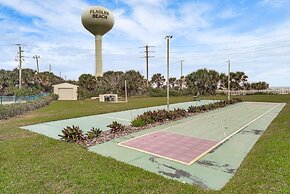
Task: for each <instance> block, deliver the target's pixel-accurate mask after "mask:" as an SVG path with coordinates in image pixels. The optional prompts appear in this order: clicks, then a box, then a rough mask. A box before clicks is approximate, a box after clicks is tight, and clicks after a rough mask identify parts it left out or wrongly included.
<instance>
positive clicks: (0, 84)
mask: <svg viewBox="0 0 290 194" xmlns="http://www.w3.org/2000/svg"><path fill="white" fill-rule="evenodd" d="M18 76H19V74H18V70H17V69H14V70H12V71H9V70H0V95H2V96H10V95H32V94H36V93H41V92H52V85H54V84H58V83H62V82H64V81H65V80H63V79H62V78H61V77H58V76H56V75H54V74H53V73H49V72H40V73H37V72H36V71H34V70H32V69H23V70H22V89H21V90H20V89H18V85H19V80H18ZM125 80H126V82H127V91H128V95H129V96H136V95H151V96H165V95H166V79H165V77H164V76H163V75H162V74H160V73H156V74H154V75H153V76H152V78H151V79H150V81H149V87H147V82H146V79H145V78H144V76H143V75H141V73H140V72H138V71H135V70H129V71H126V72H122V71H108V72H105V73H104V74H103V77H95V76H93V75H91V74H82V75H81V76H80V77H79V79H78V81H71V80H68V81H66V82H69V83H72V84H77V85H79V98H80V99H85V98H90V97H93V96H98V95H99V94H104V93H116V94H119V95H124V91H125V84H124V82H125ZM230 81H231V82H230V87H231V90H249V89H253V90H262V89H267V88H269V84H268V83H266V82H264V81H261V82H255V83H249V82H248V76H247V75H246V74H245V73H244V72H240V71H237V72H231V73H230ZM169 86H170V88H171V90H170V92H171V95H187V94H192V95H197V94H200V95H214V94H215V93H216V91H217V90H226V89H227V87H228V76H227V75H225V74H224V73H218V72H217V71H215V70H208V69H199V70H197V71H194V72H192V73H190V74H188V75H186V76H185V77H181V78H175V77H171V78H170V79H169Z"/></svg>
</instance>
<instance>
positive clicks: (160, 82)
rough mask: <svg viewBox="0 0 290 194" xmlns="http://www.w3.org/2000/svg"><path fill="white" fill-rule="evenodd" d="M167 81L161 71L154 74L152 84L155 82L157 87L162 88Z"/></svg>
mask: <svg viewBox="0 0 290 194" xmlns="http://www.w3.org/2000/svg"><path fill="white" fill-rule="evenodd" d="M164 82H165V78H164V76H163V75H161V73H156V74H154V75H153V76H152V78H151V81H150V83H151V85H152V84H155V85H156V87H157V88H162V86H163V85H164Z"/></svg>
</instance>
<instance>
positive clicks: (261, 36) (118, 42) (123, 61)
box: [0, 0, 290, 86]
mask: <svg viewBox="0 0 290 194" xmlns="http://www.w3.org/2000/svg"><path fill="white" fill-rule="evenodd" d="M122 2H123V3H125V4H126V5H127V6H128V7H118V8H116V9H113V13H114V15H115V26H114V28H113V29H112V30H111V31H110V32H109V33H107V34H106V35H105V36H104V37H103V49H104V50H103V64H104V70H105V71H106V70H129V69H136V70H139V71H141V72H143V73H145V59H144V58H140V57H142V56H144V55H143V54H142V53H139V52H141V51H144V49H142V48H138V47H141V46H144V45H145V44H149V45H155V46H156V47H155V48H151V50H154V51H155V53H152V55H155V58H150V64H149V65H150V71H149V72H150V75H152V74H154V73H156V72H161V73H163V74H165V71H166V68H165V63H166V61H165V59H166V57H165V56H166V55H165V54H166V52H165V51H166V50H165V40H164V36H165V35H168V34H170V35H173V36H174V37H173V39H172V41H171V51H172V53H171V62H172V63H171V75H172V76H177V77H178V76H179V72H180V70H179V68H180V66H179V63H177V61H179V60H182V59H184V60H185V62H184V73H190V72H191V71H193V70H196V69H198V68H204V67H206V68H210V69H216V70H218V71H220V72H225V71H226V64H225V61H226V60H228V59H231V61H232V63H233V71H237V70H239V71H245V72H246V73H248V74H249V76H250V80H251V81H259V80H266V81H269V82H270V84H272V85H273V84H274V85H276V86H278V85H287V84H288V85H289V83H290V80H289V77H290V75H289V72H290V65H289V61H290V56H289V55H288V53H290V46H287V41H288V40H289V38H290V30H289V29H290V19H288V21H287V20H285V21H284V22H280V24H279V25H273V26H271V29H268V28H266V27H259V28H256V29H254V30H250V31H244V32H243V33H241V32H236V31H235V27H233V26H219V27H216V26H215V23H214V22H215V21H216V20H218V19H221V18H222V19H226V18H230V17H231V18H235V17H237V16H238V14H243V13H242V12H237V11H235V10H231V9H222V11H221V12H219V13H221V14H220V15H219V16H216V15H213V14H212V11H213V10H214V9H215V7H214V5H212V4H207V3H200V2H196V1H194V2H189V3H184V2H180V1H179V3H176V6H175V8H174V9H173V8H172V7H171V5H172V2H173V1H166V0H147V1H146V0H142V1H140V0H138V1H137V0H122ZM0 5H4V6H7V7H10V8H11V9H14V10H16V12H18V13H21V14H22V15H24V16H26V17H29V18H31V19H32V22H31V23H30V22H24V23H22V22H21V20H20V21H19V20H13V16H9V15H5V14H3V13H0V26H1V31H0V36H1V37H4V38H3V39H1V40H3V41H4V43H5V44H4V45H10V46H1V44H2V43H0V50H1V55H2V56H3V57H2V58H1V64H0V65H1V66H0V68H13V67H17V62H16V61H14V57H15V56H16V52H17V47H16V46H15V45H13V44H15V43H23V44H24V45H26V46H24V47H23V48H24V50H26V51H30V52H29V53H25V55H26V56H29V57H30V58H28V59H27V60H26V62H25V63H24V66H25V67H30V68H35V61H34V60H33V58H32V56H33V55H35V54H38V55H40V56H41V59H40V65H41V66H40V67H41V69H42V70H44V69H48V64H52V66H53V71H54V72H55V73H56V74H59V72H62V75H67V77H68V78H73V79H77V78H78V76H79V75H80V74H82V73H92V74H93V73H94V37H93V36H92V35H91V34H90V33H89V32H87V31H86V30H85V29H84V28H83V27H82V25H81V22H80V15H81V13H82V11H83V9H84V8H85V7H86V6H87V3H86V2H84V1H81V0H76V1H69V0H64V1H56V0H52V1H33V0H31V1H25V3H23V1H19V0H18V1H17V0H9V1H8V0H7V1H4V0H0ZM55 5H57V6H55ZM237 25H238V24H237ZM288 42H289V41H288ZM279 46H280V47H279ZM283 46H284V47H283ZM274 69H275V71H273V70H274ZM279 72H281V73H279ZM271 75H272V76H271Z"/></svg>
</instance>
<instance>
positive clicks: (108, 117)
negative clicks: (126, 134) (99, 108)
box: [97, 115, 131, 122]
mask: <svg viewBox="0 0 290 194" xmlns="http://www.w3.org/2000/svg"><path fill="white" fill-rule="evenodd" d="M97 116H98V117H103V118H107V119H117V120H121V121H129V122H131V120H128V119H122V118H118V117H110V116H105V115H97Z"/></svg>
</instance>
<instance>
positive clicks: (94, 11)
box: [81, 6, 114, 77]
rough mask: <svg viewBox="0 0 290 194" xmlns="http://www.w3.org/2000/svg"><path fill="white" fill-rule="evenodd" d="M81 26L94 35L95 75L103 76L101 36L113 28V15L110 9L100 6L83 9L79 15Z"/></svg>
mask: <svg viewBox="0 0 290 194" xmlns="http://www.w3.org/2000/svg"><path fill="white" fill-rule="evenodd" d="M81 20H82V24H83V26H84V27H85V28H86V29H87V30H88V31H89V32H90V33H92V34H93V35H94V36H95V50H96V74H95V75H96V77H97V76H103V70H102V36H103V35H104V34H106V33H107V32H108V31H110V30H111V29H112V28H113V25H114V16H113V14H112V12H111V11H110V10H108V9H107V8H105V7H101V6H91V7H88V8H87V9H85V11H84V12H83V14H82V17H81Z"/></svg>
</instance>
